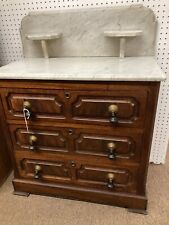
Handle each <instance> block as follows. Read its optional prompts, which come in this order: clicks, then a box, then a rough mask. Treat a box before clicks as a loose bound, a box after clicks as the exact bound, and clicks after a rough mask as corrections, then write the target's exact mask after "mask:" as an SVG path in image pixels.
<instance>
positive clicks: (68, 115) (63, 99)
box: [3, 86, 148, 127]
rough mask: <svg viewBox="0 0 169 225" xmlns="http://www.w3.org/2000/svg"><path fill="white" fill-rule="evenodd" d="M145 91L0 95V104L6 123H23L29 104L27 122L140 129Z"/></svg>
mask: <svg viewBox="0 0 169 225" xmlns="http://www.w3.org/2000/svg"><path fill="white" fill-rule="evenodd" d="M147 99H148V90H147V88H146V87H142V88H140V90H137V89H133V86H129V87H128V88H127V89H126V88H125V89H124V90H123V86H122V87H119V89H118V90H112V91H106V90H105V91H103V90H98V91H71V90H66V91H63V90H49V91H48V90H43V91H42V90H36V89H31V90H29V89H28V90H24V89H10V90H7V91H6V90H5V91H4V92H3V103H4V108H5V112H6V116H7V118H8V119H22V120H23V105H24V102H28V103H29V110H30V112H31V118H30V121H31V122H36V121H40V120H43V122H44V123H45V121H53V120H55V121H58V122H59V121H60V122H69V123H81V124H83V123H84V124H91V125H94V124H95V125H96V124H97V125H108V126H119V127H142V126H143V124H144V120H145V116H146V104H147Z"/></svg>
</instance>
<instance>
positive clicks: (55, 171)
mask: <svg viewBox="0 0 169 225" xmlns="http://www.w3.org/2000/svg"><path fill="white" fill-rule="evenodd" d="M17 165H18V169H19V173H20V176H21V178H24V179H33V180H34V181H39V182H49V183H50V182H51V183H53V182H54V183H69V184H73V185H76V186H83V187H87V188H93V189H98V190H100V191H101V190H107V191H110V192H129V193H136V192H137V173H138V171H137V170H138V169H137V167H132V166H130V167H117V166H116V167H113V168H112V167H111V168H110V167H102V166H99V167H98V166H94V165H91V164H88V163H84V162H80V161H77V162H76V161H74V160H70V161H67V162H66V161H62V160H58V161H42V160H37V159H36V160H34V159H27V158H24V159H18V160H17Z"/></svg>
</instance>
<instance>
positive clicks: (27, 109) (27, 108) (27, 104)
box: [23, 101, 32, 120]
mask: <svg viewBox="0 0 169 225" xmlns="http://www.w3.org/2000/svg"><path fill="white" fill-rule="evenodd" d="M23 113H24V116H25V118H26V119H27V120H29V119H30V118H31V116H32V113H31V103H30V102H29V101H24V102H23Z"/></svg>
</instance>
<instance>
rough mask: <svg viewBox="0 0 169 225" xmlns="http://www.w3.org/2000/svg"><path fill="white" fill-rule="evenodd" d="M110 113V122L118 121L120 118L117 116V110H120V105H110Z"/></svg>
mask: <svg viewBox="0 0 169 225" xmlns="http://www.w3.org/2000/svg"><path fill="white" fill-rule="evenodd" d="M108 110H109V113H110V114H111V118H110V122H111V123H117V122H118V118H117V112H118V110H119V109H118V106H117V105H114V104H113V105H110V106H109V108H108Z"/></svg>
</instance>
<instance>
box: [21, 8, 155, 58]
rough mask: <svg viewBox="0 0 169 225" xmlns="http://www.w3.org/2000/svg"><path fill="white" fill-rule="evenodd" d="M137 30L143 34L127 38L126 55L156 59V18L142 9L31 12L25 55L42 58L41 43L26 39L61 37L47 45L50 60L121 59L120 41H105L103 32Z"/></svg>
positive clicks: (25, 22) (24, 35)
mask: <svg viewBox="0 0 169 225" xmlns="http://www.w3.org/2000/svg"><path fill="white" fill-rule="evenodd" d="M135 30H136V31H137V30H140V31H142V34H141V35H140V36H136V37H133V38H128V40H127V43H126V48H125V52H126V53H125V55H126V56H132V57H133V56H152V55H154V46H155V38H156V17H155V15H154V13H153V11H152V10H151V9H149V8H147V7H144V6H142V5H131V6H120V7H101V8H99V7H98V8H91V9H89V8H87V9H66V10H56V11H44V12H43V11H40V12H32V13H30V14H29V15H28V16H26V17H24V19H23V20H22V25H21V38H22V43H23V53H24V56H25V57H30V58H31V57H35V58H36V57H37V58H38V57H43V53H42V49H41V45H40V43H38V42H37V41H34V40H28V38H27V36H33V37H34V36H39V35H40V36H43V35H44V34H51V33H53V34H57V33H61V34H62V36H61V37H60V38H59V39H56V40H49V41H48V43H47V44H48V52H49V57H72V56H119V39H118V38H109V37H105V34H104V31H115V32H116V33H117V32H124V31H135ZM130 35H131V34H130Z"/></svg>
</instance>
